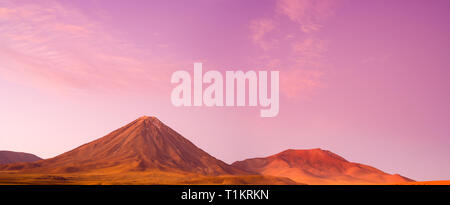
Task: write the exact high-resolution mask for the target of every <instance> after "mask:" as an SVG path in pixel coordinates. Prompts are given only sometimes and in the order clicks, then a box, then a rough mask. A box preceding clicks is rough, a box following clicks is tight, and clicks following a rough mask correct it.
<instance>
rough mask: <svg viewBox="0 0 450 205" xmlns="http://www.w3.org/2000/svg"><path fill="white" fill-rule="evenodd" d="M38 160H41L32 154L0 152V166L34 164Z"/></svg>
mask: <svg viewBox="0 0 450 205" xmlns="http://www.w3.org/2000/svg"><path fill="white" fill-rule="evenodd" d="M38 160H41V158H40V157H38V156H36V155H34V154H29V153H24V152H12V151H0V164H11V163H17V162H34V161H38Z"/></svg>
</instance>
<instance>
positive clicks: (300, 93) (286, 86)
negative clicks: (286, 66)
mask: <svg viewBox="0 0 450 205" xmlns="http://www.w3.org/2000/svg"><path fill="white" fill-rule="evenodd" d="M322 76H323V72H321V71H319V70H305V69H290V70H285V71H283V72H280V88H281V92H282V93H283V94H284V95H285V96H286V97H288V98H291V99H292V98H299V97H307V96H308V94H310V93H311V92H312V91H313V90H314V89H316V88H319V87H321V86H322V83H321V77H322Z"/></svg>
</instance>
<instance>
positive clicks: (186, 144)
mask: <svg viewBox="0 0 450 205" xmlns="http://www.w3.org/2000/svg"><path fill="white" fill-rule="evenodd" d="M6 169H7V170H21V171H24V172H39V173H75V172H94V171H95V172H99V171H101V172H127V171H152V170H158V171H164V172H189V173H197V174H202V175H224V174H230V175H231V174H244V173H245V172H243V171H241V170H239V169H237V168H233V167H231V166H230V165H228V164H226V163H224V162H222V161H220V160H218V159H216V158H214V157H213V156H211V155H209V154H208V153H206V152H205V151H203V150H201V149H200V148H198V147H197V146H195V145H194V144H193V143H192V142H190V141H189V140H187V139H186V138H184V137H182V136H181V135H180V134H178V133H177V132H176V131H174V130H172V129H171V128H169V127H168V126H166V125H165V124H163V123H162V122H161V121H160V120H158V119H157V118H156V117H148V116H143V117H140V118H138V119H137V120H135V121H133V122H131V123H129V124H127V125H125V126H124V127H121V128H119V129H117V130H115V131H113V132H111V133H110V134H108V135H106V136H104V137H102V138H99V139H97V140H95V141H92V142H90V143H87V144H84V145H82V146H80V147H78V148H76V149H73V150H71V151H69V152H66V153H63V154H61V155H59V156H56V157H54V158H51V159H47V160H42V161H39V162H36V163H22V164H13V165H8V166H7V167H6Z"/></svg>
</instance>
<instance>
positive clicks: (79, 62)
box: [0, 1, 166, 89]
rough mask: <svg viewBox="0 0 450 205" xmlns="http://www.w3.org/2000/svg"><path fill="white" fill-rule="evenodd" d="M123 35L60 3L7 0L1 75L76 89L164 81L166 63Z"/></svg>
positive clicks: (1, 21)
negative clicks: (126, 39) (128, 40)
mask: <svg viewBox="0 0 450 205" xmlns="http://www.w3.org/2000/svg"><path fill="white" fill-rule="evenodd" d="M119 36H120V35H119V34H116V33H114V30H112V29H110V28H106V27H105V26H104V25H102V24H101V23H100V22H97V21H95V20H93V19H90V18H89V17H87V16H86V15H84V14H83V13H81V12H79V11H78V10H76V9H75V8H71V7H68V6H66V5H63V4H61V3H58V2H54V1H45V2H39V4H38V3H18V2H15V1H3V2H2V3H0V42H1V43H0V58H1V62H0V71H1V72H0V75H2V74H3V75H6V74H7V75H8V77H16V78H17V77H18V76H28V77H29V78H28V79H27V80H31V81H34V82H38V83H42V84H46V85H47V86H49V87H54V88H55V87H57V88H72V89H73V88H75V89H83V88H89V89H108V88H120V89H126V88H130V87H133V86H136V87H137V86H140V85H139V84H140V83H141V84H142V83H145V84H150V83H152V82H155V81H157V80H159V79H160V78H158V75H159V73H158V72H164V70H163V69H160V68H161V67H163V66H166V65H164V62H157V61H153V60H151V58H149V57H148V56H146V55H147V54H148V53H149V51H148V50H141V49H138V48H137V47H135V46H133V44H131V43H129V42H127V41H125V40H123V39H121V38H120V37H119ZM153 67H157V68H159V69H152V68H153ZM149 71H150V72H149Z"/></svg>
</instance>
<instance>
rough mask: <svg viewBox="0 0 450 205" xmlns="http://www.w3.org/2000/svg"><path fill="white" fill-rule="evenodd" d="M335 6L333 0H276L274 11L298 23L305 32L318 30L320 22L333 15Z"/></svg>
mask: <svg viewBox="0 0 450 205" xmlns="http://www.w3.org/2000/svg"><path fill="white" fill-rule="evenodd" d="M335 6H336V1H334V0H278V1H277V3H276V11H277V13H279V14H282V15H286V16H288V17H289V19H291V20H292V21H294V22H296V23H298V24H300V28H301V30H302V31H303V32H305V33H311V32H315V31H319V30H320V29H321V28H322V27H323V26H322V22H323V21H324V20H325V19H327V18H328V17H330V16H331V15H333V13H334V9H335Z"/></svg>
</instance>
